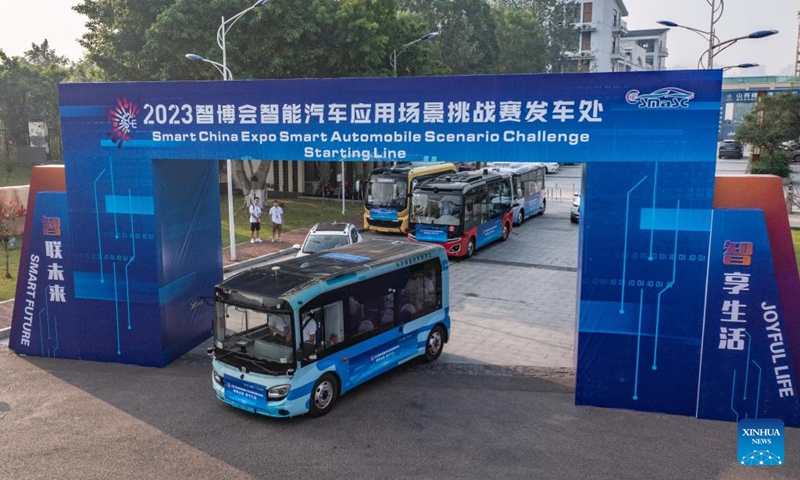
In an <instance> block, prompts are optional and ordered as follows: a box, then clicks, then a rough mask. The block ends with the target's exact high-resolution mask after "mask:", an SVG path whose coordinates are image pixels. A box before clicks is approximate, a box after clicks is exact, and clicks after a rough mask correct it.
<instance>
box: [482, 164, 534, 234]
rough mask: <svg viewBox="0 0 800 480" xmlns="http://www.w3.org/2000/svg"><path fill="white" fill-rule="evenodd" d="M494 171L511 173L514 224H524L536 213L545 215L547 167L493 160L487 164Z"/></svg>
mask: <svg viewBox="0 0 800 480" xmlns="http://www.w3.org/2000/svg"><path fill="white" fill-rule="evenodd" d="M486 167H487V168H488V169H489V170H491V171H493V172H500V173H509V174H510V175H511V182H512V183H511V194H512V195H513V196H514V203H513V204H512V211H513V214H514V225H522V224H523V223H524V222H525V220H527V219H528V218H530V217H532V216H534V215H544V211H545V210H546V209H547V198H546V192H547V190H546V189H545V185H544V176H545V174H546V173H547V169H546V168H545V166H544V165H542V164H541V163H512V162H493V163H489V164H488V165H487V166H486Z"/></svg>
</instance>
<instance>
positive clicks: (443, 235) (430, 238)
mask: <svg viewBox="0 0 800 480" xmlns="http://www.w3.org/2000/svg"><path fill="white" fill-rule="evenodd" d="M414 238H416V239H417V240H418V241H420V242H439V243H444V242H446V241H447V227H446V226H444V225H421V224H417V228H416V230H415V231H414Z"/></svg>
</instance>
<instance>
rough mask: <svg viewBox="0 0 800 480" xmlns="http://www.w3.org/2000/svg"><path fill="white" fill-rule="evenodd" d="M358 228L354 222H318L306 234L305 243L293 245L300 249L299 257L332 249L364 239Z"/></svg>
mask: <svg viewBox="0 0 800 480" xmlns="http://www.w3.org/2000/svg"><path fill="white" fill-rule="evenodd" d="M363 240H364V239H363V238H362V237H361V234H360V233H358V228H356V226H355V225H353V224H352V223H339V222H330V223H329V222H326V223H318V224H316V225H314V226H313V227H311V230H310V231H309V232H308V235H306V239H305V240H304V241H303V245H302V246H300V245H293V246H292V248H294V249H295V250H298V252H297V257H305V256H306V255H309V254H311V253H316V252H321V251H322V250H330V249H331V248H336V247H341V246H342V245H350V244H351V243H358V242H361V241H363Z"/></svg>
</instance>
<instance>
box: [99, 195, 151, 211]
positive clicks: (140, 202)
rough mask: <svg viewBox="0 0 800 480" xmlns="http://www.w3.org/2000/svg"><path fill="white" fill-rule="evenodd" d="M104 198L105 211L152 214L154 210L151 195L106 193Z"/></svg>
mask: <svg viewBox="0 0 800 480" xmlns="http://www.w3.org/2000/svg"><path fill="white" fill-rule="evenodd" d="M105 198H106V213H132V214H134V215H152V214H153V213H154V211H155V210H154V207H153V197H151V196H130V195H106V196H105Z"/></svg>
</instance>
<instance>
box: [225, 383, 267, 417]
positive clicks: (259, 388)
mask: <svg viewBox="0 0 800 480" xmlns="http://www.w3.org/2000/svg"><path fill="white" fill-rule="evenodd" d="M224 382H225V396H226V397H227V398H229V399H230V400H232V401H234V402H238V403H240V404H243V405H247V406H250V407H254V408H260V409H266V408H267V388H266V387H264V386H263V385H258V384H256V383H252V382H248V381H246V380H240V379H238V378H236V377H232V376H230V375H225V381H224Z"/></svg>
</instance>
